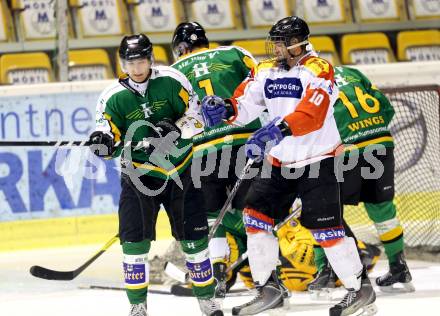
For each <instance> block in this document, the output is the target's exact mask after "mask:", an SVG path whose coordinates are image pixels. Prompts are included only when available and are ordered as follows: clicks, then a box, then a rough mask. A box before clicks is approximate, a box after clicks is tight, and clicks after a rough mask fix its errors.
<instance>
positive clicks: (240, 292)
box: [78, 284, 254, 297]
mask: <svg viewBox="0 0 440 316" xmlns="http://www.w3.org/2000/svg"><path fill="white" fill-rule="evenodd" d="M78 288H79V289H81V290H111V291H125V290H126V289H125V288H124V287H119V286H103V285H80V286H78ZM148 293H151V294H162V295H174V296H181V297H193V296H194V294H193V292H192V289H191V288H187V287H184V286H182V285H177V284H173V285H171V286H170V287H166V288H164V289H162V290H159V289H154V288H151V287H148ZM252 294H254V293H252V291H251V290H248V289H232V290H230V291H229V292H228V293H227V294H226V296H227V297H228V296H229V297H233V296H244V295H252Z"/></svg>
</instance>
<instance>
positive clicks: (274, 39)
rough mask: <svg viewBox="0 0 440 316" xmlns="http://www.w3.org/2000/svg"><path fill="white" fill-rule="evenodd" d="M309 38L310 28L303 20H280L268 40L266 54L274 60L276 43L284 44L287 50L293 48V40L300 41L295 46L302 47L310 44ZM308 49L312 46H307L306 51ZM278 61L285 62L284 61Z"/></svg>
mask: <svg viewBox="0 0 440 316" xmlns="http://www.w3.org/2000/svg"><path fill="white" fill-rule="evenodd" d="M309 36H310V30H309V26H308V25H307V23H306V21H304V20H303V19H301V18H299V17H297V16H288V17H286V18H283V19H281V20H279V21H278V22H277V23H275V24H274V25H273V26H272V28H271V29H270V31H269V35H268V36H267V39H266V53H267V56H268V58H273V57H274V56H275V55H276V54H275V43H284V45H286V47H287V48H293V45H292V43H291V41H292V39H293V38H296V39H297V41H298V43H297V44H296V45H295V46H302V45H307V44H309V41H308V39H309ZM307 47H310V46H306V49H307ZM292 57H293V56H292ZM278 61H279V62H283V61H282V60H278ZM284 61H285V60H284Z"/></svg>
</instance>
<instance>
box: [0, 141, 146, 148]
mask: <svg viewBox="0 0 440 316" xmlns="http://www.w3.org/2000/svg"><path fill="white" fill-rule="evenodd" d="M92 145H96V146H99V145H100V144H92V143H90V142H89V141H88V140H75V141H71V140H57V141H0V146H9V147H32V146H36V147H44V146H48V147H51V146H52V147H61V146H62V147H88V146H92ZM138 145H144V146H143V147H148V146H149V145H150V144H149V142H147V141H140V142H132V141H127V142H122V141H119V142H116V143H115V145H114V146H115V147H120V146H124V147H129V146H131V147H137V146H138Z"/></svg>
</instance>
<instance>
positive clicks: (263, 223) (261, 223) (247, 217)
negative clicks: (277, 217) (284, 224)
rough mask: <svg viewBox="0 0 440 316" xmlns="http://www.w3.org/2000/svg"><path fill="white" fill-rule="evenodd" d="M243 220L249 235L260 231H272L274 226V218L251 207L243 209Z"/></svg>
mask: <svg viewBox="0 0 440 316" xmlns="http://www.w3.org/2000/svg"><path fill="white" fill-rule="evenodd" d="M243 222H244V226H245V229H246V233H247V234H248V235H249V234H255V233H260V232H265V233H272V231H273V227H274V220H273V218H270V217H269V216H267V215H265V214H263V213H261V212H259V211H257V210H255V209H253V208H249V207H246V208H245V209H244V210H243Z"/></svg>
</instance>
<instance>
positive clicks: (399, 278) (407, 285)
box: [376, 252, 416, 293]
mask: <svg viewBox="0 0 440 316" xmlns="http://www.w3.org/2000/svg"><path fill="white" fill-rule="evenodd" d="M411 280H412V277H411V273H410V272H409V269H408V266H407V265H406V261H405V257H404V256H403V252H400V253H399V254H398V255H397V261H396V262H394V263H390V270H389V271H388V272H387V273H386V274H385V275H383V276H380V277H378V278H377V279H376V284H377V285H378V286H379V289H380V290H381V291H382V292H386V293H409V292H414V291H415V290H416V289H415V288H414V285H413V284H412V283H411Z"/></svg>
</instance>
